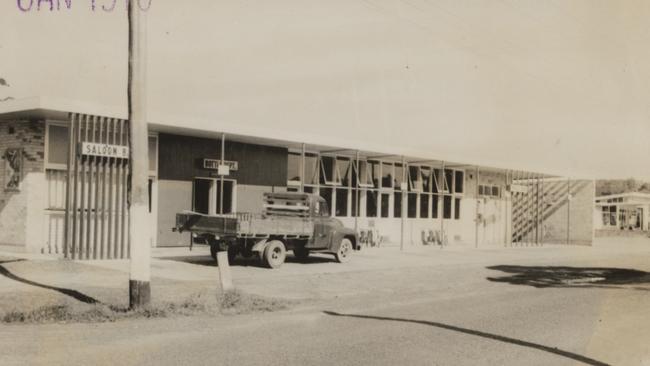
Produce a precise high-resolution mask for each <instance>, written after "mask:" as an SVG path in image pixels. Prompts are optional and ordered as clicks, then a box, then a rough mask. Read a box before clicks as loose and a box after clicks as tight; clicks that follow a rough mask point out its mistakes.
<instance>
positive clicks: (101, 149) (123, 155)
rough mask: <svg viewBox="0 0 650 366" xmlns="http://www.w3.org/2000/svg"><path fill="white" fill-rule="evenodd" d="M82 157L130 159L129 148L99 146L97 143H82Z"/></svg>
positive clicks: (108, 145)
mask: <svg viewBox="0 0 650 366" xmlns="http://www.w3.org/2000/svg"><path fill="white" fill-rule="evenodd" d="M81 155H86V156H99V157H103V158H117V159H128V158H129V147H128V146H122V145H110V144H98V143H96V142H82V143H81Z"/></svg>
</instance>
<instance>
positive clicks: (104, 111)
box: [0, 97, 557, 177]
mask: <svg viewBox="0 0 650 366" xmlns="http://www.w3.org/2000/svg"><path fill="white" fill-rule="evenodd" d="M69 113H82V114H89V115H97V116H103V117H109V118H120V119H126V118H127V111H126V108H123V107H119V106H107V105H102V104H98V103H87V102H81V101H74V100H68V99H62V98H52V97H31V98H21V99H13V100H8V101H5V102H3V103H0V121H2V120H8V119H20V118H43V119H52V120H62V121H67V120H68V118H69V117H68V115H69ZM216 126H217V124H216V123H215V121H214V120H211V119H209V118H207V117H204V118H197V117H190V116H167V117H166V118H165V119H164V120H156V121H149V129H150V130H151V131H155V132H162V133H170V134H177V135H186V136H198V137H206V138H215V139H218V138H221V135H222V134H226V138H227V139H228V140H229V141H237V142H243V143H250V144H258V145H267V146H276V147H283V148H288V149H290V150H293V151H300V150H302V146H303V143H304V144H305V150H306V151H307V152H317V153H321V154H327V153H331V154H336V155H347V156H351V157H353V156H356V154H357V152H358V153H359V156H360V158H364V159H377V160H382V161H394V162H400V161H402V159H404V161H406V162H407V163H411V164H414V163H415V164H422V165H432V166H440V165H442V163H443V160H442V159H440V157H432V156H431V153H427V152H425V151H418V150H412V149H410V148H409V147H407V146H406V147H405V146H399V147H395V146H386V145H382V144H378V143H376V142H371V141H352V140H349V139H346V138H345V137H344V136H341V137H340V138H339V139H336V140H334V139H332V138H331V137H322V136H314V135H310V134H305V133H303V132H300V131H278V130H277V129H274V128H273V126H256V127H254V128H252V127H250V126H242V125H240V124H236V123H227V122H223V123H222V122H220V123H219V124H218V128H215V127H216ZM444 164H445V167H449V168H458V169H463V168H471V169H475V168H476V167H479V169H483V170H484V171H500V172H504V171H514V172H528V173H531V174H535V175H538V176H540V177H557V175H553V174H545V173H540V172H532V171H530V170H527V169H521V168H517V167H507V166H505V164H498V163H492V162H489V161H477V162H464V161H454V160H451V159H450V160H444Z"/></svg>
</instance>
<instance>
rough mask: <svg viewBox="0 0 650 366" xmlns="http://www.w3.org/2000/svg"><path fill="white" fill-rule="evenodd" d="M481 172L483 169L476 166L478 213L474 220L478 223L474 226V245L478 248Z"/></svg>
mask: <svg viewBox="0 0 650 366" xmlns="http://www.w3.org/2000/svg"><path fill="white" fill-rule="evenodd" d="M479 174H481V169H480V168H479V167H478V166H477V167H476V215H475V217H476V218H475V220H474V221H475V222H476V225H475V228H474V246H475V247H476V248H478V226H479V224H480V222H479V220H478V214H479V212H478V205H479V200H480V199H481V197H480V196H479V190H478V188H479V184H481V180H480V175H479Z"/></svg>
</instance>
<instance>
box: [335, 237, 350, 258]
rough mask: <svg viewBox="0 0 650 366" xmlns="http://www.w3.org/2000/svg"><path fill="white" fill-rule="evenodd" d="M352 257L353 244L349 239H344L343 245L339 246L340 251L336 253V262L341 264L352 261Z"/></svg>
mask: <svg viewBox="0 0 650 366" xmlns="http://www.w3.org/2000/svg"><path fill="white" fill-rule="evenodd" d="M351 255H352V242H351V241H350V239H348V238H343V240H341V245H339V250H338V251H336V253H334V257H335V258H336V261H337V262H339V263H345V262H348V261H350V256H351Z"/></svg>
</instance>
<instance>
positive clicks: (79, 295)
mask: <svg viewBox="0 0 650 366" xmlns="http://www.w3.org/2000/svg"><path fill="white" fill-rule="evenodd" d="M21 261H22V259H19V260H11V261H4V262H0V275H2V276H5V277H7V278H9V279H11V280H14V281H18V282H20V283H24V284H26V285H31V286H36V287H40V288H44V289H47V290H53V291H57V292H59V293H61V294H63V295H67V296H70V297H72V298H73V299H76V300H78V301H81V302H84V303H86V304H99V303H100V302H99V300H97V299H95V298H93V297H90V296H88V295H85V294H82V293H81V292H79V291H77V290H72V289H68V288H62V287H56V286H50V285H45V284H42V283H39V282H34V281H31V280H28V279H26V278H22V277H20V276H17V275H15V274H13V273H12V272H10V271H9V270H8V269H7V268H5V266H3V264H6V263H11V262H21Z"/></svg>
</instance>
